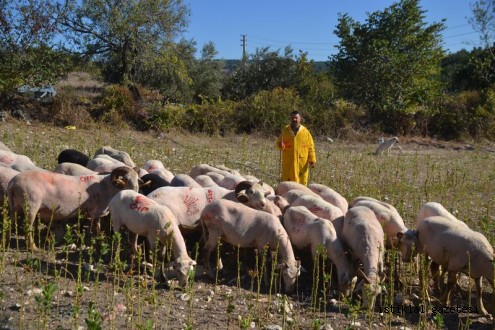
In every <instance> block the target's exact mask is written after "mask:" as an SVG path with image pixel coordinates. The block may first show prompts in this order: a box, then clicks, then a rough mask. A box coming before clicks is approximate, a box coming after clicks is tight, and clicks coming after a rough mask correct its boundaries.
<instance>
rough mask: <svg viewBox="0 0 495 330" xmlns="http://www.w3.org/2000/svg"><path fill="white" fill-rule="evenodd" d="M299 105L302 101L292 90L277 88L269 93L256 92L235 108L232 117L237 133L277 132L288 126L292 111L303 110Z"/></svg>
mask: <svg viewBox="0 0 495 330" xmlns="http://www.w3.org/2000/svg"><path fill="white" fill-rule="evenodd" d="M301 105H302V100H301V98H300V97H299V96H298V94H297V92H296V91H295V90H293V89H287V88H279V87H277V88H274V89H273V90H271V91H261V92H258V93H256V94H254V95H252V96H251V97H249V98H248V99H246V100H245V101H243V102H240V103H239V105H238V106H237V107H236V111H235V114H234V116H235V123H236V127H237V132H239V133H251V132H253V131H258V132H264V133H276V132H279V131H280V129H281V128H282V127H283V126H284V125H287V124H288V122H289V115H290V113H291V112H292V111H293V110H300V111H303V110H304V109H301ZM303 113H304V112H303Z"/></svg>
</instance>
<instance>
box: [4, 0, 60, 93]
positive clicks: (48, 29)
mask: <svg viewBox="0 0 495 330" xmlns="http://www.w3.org/2000/svg"><path fill="white" fill-rule="evenodd" d="M57 26H58V17H57V16H56V15H55V10H54V6H53V3H52V2H51V1H48V0H19V1H9V0H0V91H3V92H6V93H7V94H11V93H12V92H13V91H14V90H15V88H16V87H18V86H20V85H22V84H29V85H44V84H50V83H53V82H54V81H55V79H56V78H57V77H58V76H59V75H61V74H62V73H64V72H65V70H66V65H67V64H68V62H69V60H68V57H67V56H66V55H64V54H63V53H62V52H59V51H57V50H56V49H57V48H56V45H55V43H54V36H55V35H56V33H57V31H58V30H57Z"/></svg>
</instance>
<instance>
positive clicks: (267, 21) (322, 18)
mask: <svg viewBox="0 0 495 330" xmlns="http://www.w3.org/2000/svg"><path fill="white" fill-rule="evenodd" d="M394 2H396V1H387V0H341V1H335V0H313V1H312V0H306V1H305V0H249V1H238V0H185V1H184V3H185V4H186V5H187V6H188V7H189V8H190V9H191V17H190V23H189V27H188V31H187V32H186V33H185V34H184V35H183V36H184V37H185V38H186V39H188V40H190V39H193V40H195V41H196V43H197V45H196V47H197V49H198V51H200V50H201V48H202V47H203V45H204V44H205V43H207V42H209V41H212V42H213V43H214V44H215V48H216V50H217V51H218V56H217V58H222V59H240V58H241V56H242V46H241V38H242V37H241V36H242V35H246V38H247V48H246V49H247V53H248V54H254V52H255V51H256V48H262V47H270V49H271V50H273V51H275V50H278V49H280V54H283V50H284V48H285V46H287V45H290V46H291V47H292V48H293V49H294V53H295V54H297V53H298V51H299V50H302V51H305V52H307V53H308V58H309V59H312V60H315V61H326V60H328V57H329V56H330V55H332V54H335V53H336V48H335V45H337V44H338V42H339V39H338V38H337V36H336V35H335V34H334V33H333V31H334V30H335V26H336V25H337V18H338V13H339V12H340V13H347V14H349V15H350V16H351V17H352V18H353V19H354V20H356V21H358V22H360V23H364V22H365V20H366V18H367V13H372V12H375V11H383V10H384V9H385V8H387V7H390V6H391V5H392V4H393V3H394ZM473 2H474V0H473V1H470V0H422V1H421V3H420V5H421V8H422V9H423V10H425V11H426V13H425V16H426V18H425V20H426V21H427V22H429V23H433V22H439V21H440V20H442V19H443V18H445V19H446V20H447V21H446V22H445V25H446V29H445V31H444V32H443V41H444V45H443V46H444V49H446V50H447V51H450V52H456V51H458V50H460V49H462V48H464V49H467V50H471V49H472V48H473V47H477V46H480V41H479V35H478V33H477V32H475V31H474V30H473V29H472V27H471V25H470V24H469V23H468V17H471V16H472V12H471V5H470V4H472V3H473Z"/></svg>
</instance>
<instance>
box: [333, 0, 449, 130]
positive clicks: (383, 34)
mask: <svg viewBox="0 0 495 330" xmlns="http://www.w3.org/2000/svg"><path fill="white" fill-rule="evenodd" d="M443 29H445V26H444V24H443V22H440V23H433V24H431V25H427V24H426V23H425V22H424V11H423V10H421V8H420V7H419V0H402V1H399V2H397V3H394V4H392V6H390V7H388V8H386V9H385V10H383V11H377V12H374V13H371V14H368V18H367V20H366V22H365V23H363V24H361V23H359V22H356V21H354V20H353V19H352V18H351V17H349V16H348V15H347V14H344V15H342V14H339V23H338V24H337V27H336V30H335V33H336V35H337V36H338V37H339V38H340V44H339V45H338V46H337V47H338V53H337V54H336V55H334V56H333V58H332V60H333V68H334V70H333V74H334V75H335V82H336V85H337V87H338V88H339V92H340V93H341V95H342V96H344V97H345V98H347V99H349V100H350V101H352V102H353V103H355V104H357V105H360V106H363V107H365V108H366V109H367V111H368V123H369V124H375V125H377V126H378V127H377V128H379V129H382V130H384V131H387V132H390V133H406V132H409V131H410V130H411V129H412V128H413V127H414V122H413V114H415V113H416V112H417V111H418V109H420V108H423V109H424V108H425V106H427V105H428V104H429V102H431V101H432V100H433V99H434V98H435V96H436V95H437V93H439V92H440V84H439V82H438V79H437V77H438V75H439V72H440V66H439V62H440V60H441V58H442V56H443V50H442V48H441V35H440V32H441V31H442V30H443Z"/></svg>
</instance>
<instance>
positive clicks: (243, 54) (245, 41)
mask: <svg viewBox="0 0 495 330" xmlns="http://www.w3.org/2000/svg"><path fill="white" fill-rule="evenodd" d="M241 37H242V38H241V42H242V44H241V46H242V63H246V61H247V54H246V46H247V36H246V35H245V34H242V35H241Z"/></svg>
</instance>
